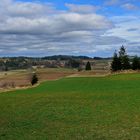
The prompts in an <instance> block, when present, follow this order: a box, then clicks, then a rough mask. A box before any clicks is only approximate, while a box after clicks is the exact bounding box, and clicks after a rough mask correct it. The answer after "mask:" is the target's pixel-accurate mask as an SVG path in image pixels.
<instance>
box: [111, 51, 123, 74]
mask: <svg viewBox="0 0 140 140" xmlns="http://www.w3.org/2000/svg"><path fill="white" fill-rule="evenodd" d="M111 69H112V71H118V70H121V61H120V58H119V57H118V54H117V52H116V51H115V53H114V56H113V61H112V63H111Z"/></svg>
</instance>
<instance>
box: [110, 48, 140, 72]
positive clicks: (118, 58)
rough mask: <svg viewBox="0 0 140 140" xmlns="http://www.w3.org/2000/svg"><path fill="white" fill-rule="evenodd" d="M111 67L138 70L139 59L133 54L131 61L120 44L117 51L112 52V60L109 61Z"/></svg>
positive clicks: (114, 69) (113, 69)
mask: <svg viewBox="0 0 140 140" xmlns="http://www.w3.org/2000/svg"><path fill="white" fill-rule="evenodd" d="M111 69H112V71H120V70H128V69H133V70H139V69H140V59H139V58H138V57H137V56H135V57H134V58H133V59H132V62H131V60H130V59H129V57H128V55H127V53H126V49H125V48H124V46H122V47H121V48H120V50H119V52H118V53H117V51H115V53H114V56H113V61H112V63H111Z"/></svg>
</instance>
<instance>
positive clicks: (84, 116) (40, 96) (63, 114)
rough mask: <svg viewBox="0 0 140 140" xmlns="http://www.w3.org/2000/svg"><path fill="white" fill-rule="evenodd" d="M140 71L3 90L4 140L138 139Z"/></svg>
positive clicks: (0, 122) (0, 120)
mask: <svg viewBox="0 0 140 140" xmlns="http://www.w3.org/2000/svg"><path fill="white" fill-rule="evenodd" d="M139 139H140V74H120V75H112V76H107V77H83V78H80V77H79V78H64V79H61V80H56V81H48V82H44V83H42V84H40V85H39V86H38V87H35V88H31V89H26V90H18V91H11V92H6V93H0V140H139Z"/></svg>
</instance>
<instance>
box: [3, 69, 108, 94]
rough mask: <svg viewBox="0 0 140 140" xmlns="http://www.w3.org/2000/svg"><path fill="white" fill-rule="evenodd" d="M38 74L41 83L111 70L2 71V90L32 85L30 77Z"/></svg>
mask: <svg viewBox="0 0 140 140" xmlns="http://www.w3.org/2000/svg"><path fill="white" fill-rule="evenodd" d="M33 72H35V73H36V74H37V76H38V79H39V83H40V82H43V81H47V80H57V79H61V78H64V77H84V76H105V75H108V74H109V73H110V72H109V71H108V70H93V71H81V72H78V71H77V70H76V69H61V68H44V69H36V70H34V71H32V70H15V71H8V72H0V92H1V91H4V90H11V89H14V88H26V87H30V86H31V83H30V79H31V76H32V73H33Z"/></svg>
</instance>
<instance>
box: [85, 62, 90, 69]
mask: <svg viewBox="0 0 140 140" xmlns="http://www.w3.org/2000/svg"><path fill="white" fill-rule="evenodd" d="M86 70H91V65H90V62H89V61H88V62H87V64H86Z"/></svg>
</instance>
